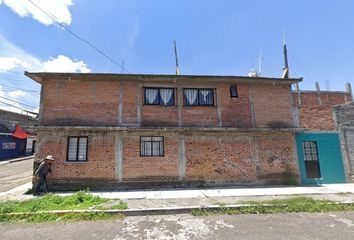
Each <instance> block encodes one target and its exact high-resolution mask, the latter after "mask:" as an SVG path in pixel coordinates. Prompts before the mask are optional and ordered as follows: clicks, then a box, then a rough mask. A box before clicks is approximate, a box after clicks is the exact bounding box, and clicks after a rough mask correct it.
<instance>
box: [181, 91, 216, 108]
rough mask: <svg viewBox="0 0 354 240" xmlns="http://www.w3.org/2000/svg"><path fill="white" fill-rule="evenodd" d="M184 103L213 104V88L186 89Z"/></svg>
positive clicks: (191, 104) (192, 104)
mask: <svg viewBox="0 0 354 240" xmlns="http://www.w3.org/2000/svg"><path fill="white" fill-rule="evenodd" d="M184 105H186V106H213V105H214V90H213V89H184Z"/></svg>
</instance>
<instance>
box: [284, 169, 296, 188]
mask: <svg viewBox="0 0 354 240" xmlns="http://www.w3.org/2000/svg"><path fill="white" fill-rule="evenodd" d="M280 181H281V183H282V184H284V185H294V186H295V185H298V182H297V180H296V177H295V175H294V174H293V173H292V172H291V171H290V169H288V168H287V169H286V170H285V172H284V173H283V175H282V176H281V178H280Z"/></svg>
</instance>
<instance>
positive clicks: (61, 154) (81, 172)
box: [37, 131, 115, 180]
mask: <svg viewBox="0 0 354 240" xmlns="http://www.w3.org/2000/svg"><path fill="white" fill-rule="evenodd" d="M68 136H88V161H87V162H80V163H74V162H67V161H66V160H67V139H68ZM38 139H39V151H38V153H37V157H38V158H44V157H45V156H47V155H53V156H54V159H55V161H54V162H53V163H52V171H53V175H50V176H49V178H50V179H52V180H56V179H58V180H63V179H70V180H72V179H106V180H114V179H115V161H114V159H115V155H114V153H115V148H114V143H115V138H114V136H112V135H110V134H108V133H105V132H103V133H98V134H97V133H92V132H78V131H69V132H67V131H66V132H61V131H45V132H40V133H39V135H38Z"/></svg>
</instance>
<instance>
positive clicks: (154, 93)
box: [144, 88, 175, 106]
mask: <svg viewBox="0 0 354 240" xmlns="http://www.w3.org/2000/svg"><path fill="white" fill-rule="evenodd" d="M174 99H175V94H174V89H173V88H144V104H145V105H165V106H172V105H174V104H175V101H174Z"/></svg>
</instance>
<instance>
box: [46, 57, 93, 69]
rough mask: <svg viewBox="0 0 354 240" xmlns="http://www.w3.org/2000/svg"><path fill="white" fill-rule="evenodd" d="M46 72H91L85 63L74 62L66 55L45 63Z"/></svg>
mask: <svg viewBox="0 0 354 240" xmlns="http://www.w3.org/2000/svg"><path fill="white" fill-rule="evenodd" d="M43 71H44V72H82V73H88V72H90V71H91V70H90V69H89V68H88V67H87V64H86V63H85V62H83V61H73V60H71V59H70V58H68V57H66V56H64V55H58V56H57V57H56V58H51V59H50V60H48V61H46V62H44V63H43Z"/></svg>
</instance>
